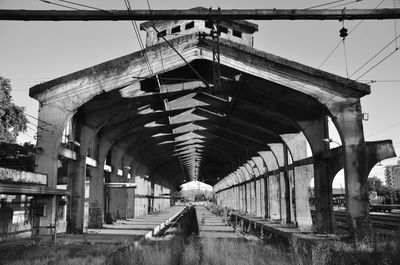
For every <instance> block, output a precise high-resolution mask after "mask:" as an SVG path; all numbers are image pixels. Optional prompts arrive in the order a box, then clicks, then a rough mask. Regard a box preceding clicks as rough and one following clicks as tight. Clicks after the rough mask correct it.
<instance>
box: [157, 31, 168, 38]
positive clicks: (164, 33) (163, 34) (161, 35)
mask: <svg viewBox="0 0 400 265" xmlns="http://www.w3.org/2000/svg"><path fill="white" fill-rule="evenodd" d="M165 35H167V30H166V29H164V30H163V31H160V32H158V34H157V37H158V38H161V37H164V36H165Z"/></svg>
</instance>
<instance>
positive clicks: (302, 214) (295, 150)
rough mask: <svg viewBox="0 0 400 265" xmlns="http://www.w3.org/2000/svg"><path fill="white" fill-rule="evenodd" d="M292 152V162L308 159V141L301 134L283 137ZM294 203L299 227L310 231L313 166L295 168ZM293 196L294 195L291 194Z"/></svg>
mask: <svg viewBox="0 0 400 265" xmlns="http://www.w3.org/2000/svg"><path fill="white" fill-rule="evenodd" d="M281 137H282V139H283V140H284V141H285V143H286V145H287V146H288V148H289V150H290V154H291V156H292V161H299V160H302V159H305V158H307V157H308V154H307V139H306V138H305V136H304V135H303V134H302V133H300V134H285V135H281ZM293 171H294V172H293V175H294V176H293V182H294V190H295V192H294V198H293V199H294V202H295V206H294V207H295V211H294V212H295V213H296V214H295V216H293V217H294V218H295V219H293V220H296V223H297V225H298V227H299V228H300V229H302V230H310V228H311V227H312V218H311V212H310V203H309V199H310V198H309V197H310V196H309V184H310V181H311V179H312V177H313V175H314V170H313V165H312V164H310V165H304V166H297V167H294V170H293ZM291 195H292V193H291Z"/></svg>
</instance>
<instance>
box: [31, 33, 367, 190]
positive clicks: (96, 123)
mask: <svg viewBox="0 0 400 265" xmlns="http://www.w3.org/2000/svg"><path fill="white" fill-rule="evenodd" d="M170 43H171V45H173V46H174V47H175V49H177V50H178V51H179V53H180V54H181V55H182V56H183V57H185V59H186V60H187V61H188V62H189V63H190V67H189V66H188V65H187V64H186V63H185V62H184V61H183V60H182V59H181V58H180V57H179V55H178V54H177V53H176V52H175V51H174V50H173V49H172V48H171V47H169V46H168V45H167V44H166V43H160V44H156V45H153V46H150V47H148V48H147V49H146V50H145V51H144V52H145V53H146V54H147V58H148V63H149V65H150V66H151V70H149V69H148V68H146V59H145V58H144V57H143V56H142V54H143V53H142V51H140V52H136V53H133V54H130V55H127V56H124V57H121V58H117V59H114V60H111V61H108V62H105V63H102V64H99V65H96V66H93V67H90V68H87V69H84V70H82V71H79V72H76V73H73V74H70V75H67V76H64V77H61V78H58V79H55V80H52V81H49V82H47V83H43V84H40V85H37V86H34V87H32V88H31V89H30V96H31V97H34V98H36V99H37V100H39V101H40V103H41V105H50V106H53V105H54V106H57V108H58V109H61V110H62V112H63V113H65V120H66V119H67V117H70V116H72V115H74V119H75V121H76V122H77V123H78V124H81V125H85V126H87V127H89V128H92V129H93V130H94V131H95V132H96V134H97V135H98V136H99V137H100V138H105V139H107V140H108V141H109V142H111V143H112V145H113V146H116V147H118V148H120V149H121V150H123V152H124V153H125V155H128V156H130V157H132V158H133V160H134V161H135V163H139V164H140V165H141V166H143V167H144V168H146V169H147V174H148V175H149V176H150V177H151V178H152V179H153V180H155V181H156V182H157V181H162V182H168V183H170V184H171V186H175V187H178V186H179V185H180V184H181V183H182V182H183V180H195V179H197V180H199V181H204V182H206V183H209V184H212V185H214V184H216V183H217V182H218V181H219V179H221V178H223V177H225V176H227V175H229V174H230V173H231V172H234V171H235V170H236V169H237V168H239V167H240V166H241V165H243V164H244V163H246V161H248V160H249V159H251V158H252V157H256V156H259V155H258V153H259V152H265V151H270V148H269V146H268V144H272V143H282V138H281V137H280V135H282V134H293V133H299V132H300V131H301V130H302V128H301V126H299V122H302V121H310V120H318V119H321V118H322V117H324V116H326V115H329V116H333V114H332V113H331V111H330V110H332V109H335V108H340V107H341V106H342V105H344V104H345V103H348V102H352V101H354V100H358V99H359V98H360V97H362V96H364V95H366V94H369V93H370V89H369V86H367V85H364V84H360V83H357V82H354V81H351V80H348V79H345V78H342V77H339V76H336V75H332V74H329V73H326V72H323V71H320V70H317V69H314V68H311V67H308V66H305V65H301V64H299V63H296V62H293V61H289V60H286V59H284V58H281V57H278V56H275V55H272V54H268V53H265V52H262V51H259V50H256V49H254V48H251V47H247V46H244V45H240V44H237V43H235V42H232V41H229V40H224V39H220V60H221V86H220V87H217V86H215V85H214V84H213V73H212V70H211V69H212V66H213V59H212V56H213V53H212V45H213V44H212V41H211V40H210V39H208V38H203V39H201V38H199V37H198V35H197V34H191V35H185V36H182V37H178V38H175V39H172V40H170ZM193 69H195V70H196V71H197V73H198V75H197V74H196V73H195V72H194V71H193ZM200 77H201V78H200ZM60 124H61V125H63V124H65V121H64V122H60ZM58 127H60V126H58ZM61 127H62V126H61ZM60 131H61V132H62V128H58V131H57V133H56V134H55V135H59V136H60V135H61V133H60ZM77 135H78V134H77ZM77 140H78V141H79V139H77ZM56 147H57V145H56ZM56 147H55V148H56Z"/></svg>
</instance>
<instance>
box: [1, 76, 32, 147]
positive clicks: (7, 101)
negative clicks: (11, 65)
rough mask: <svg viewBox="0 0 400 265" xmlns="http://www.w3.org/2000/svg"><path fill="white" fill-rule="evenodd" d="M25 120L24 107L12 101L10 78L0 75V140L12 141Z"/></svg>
mask: <svg viewBox="0 0 400 265" xmlns="http://www.w3.org/2000/svg"><path fill="white" fill-rule="evenodd" d="M27 121H28V120H27V118H26V117H25V114H24V108H23V107H20V106H17V105H15V104H14V103H13V102H12V98H11V84H10V80H9V79H7V78H3V77H1V76H0V142H8V143H14V142H15V140H16V138H17V136H18V134H19V133H20V132H25V131H26V128H27V127H26V123H27Z"/></svg>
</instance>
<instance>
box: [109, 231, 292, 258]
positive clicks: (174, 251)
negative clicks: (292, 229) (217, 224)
mask: <svg viewBox="0 0 400 265" xmlns="http://www.w3.org/2000/svg"><path fill="white" fill-rule="evenodd" d="M107 264H109V265H139V264H140V265H175V264H180V265H223V264H229V265H244V264H252V265H258V264H259V265H261V264H263V265H264V264H277V265H279V264H283V265H286V264H293V261H292V255H291V254H290V253H287V252H285V251H283V250H282V249H278V248H275V247H273V246H271V245H265V244H263V243H262V242H261V241H248V240H245V239H216V238H197V237H190V238H189V239H187V240H184V239H183V238H182V237H179V236H175V237H173V238H171V239H169V240H157V241H144V242H142V244H134V245H131V246H129V247H124V248H122V249H120V250H118V251H117V252H115V253H113V254H112V255H111V256H110V257H109V259H108V261H107Z"/></svg>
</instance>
